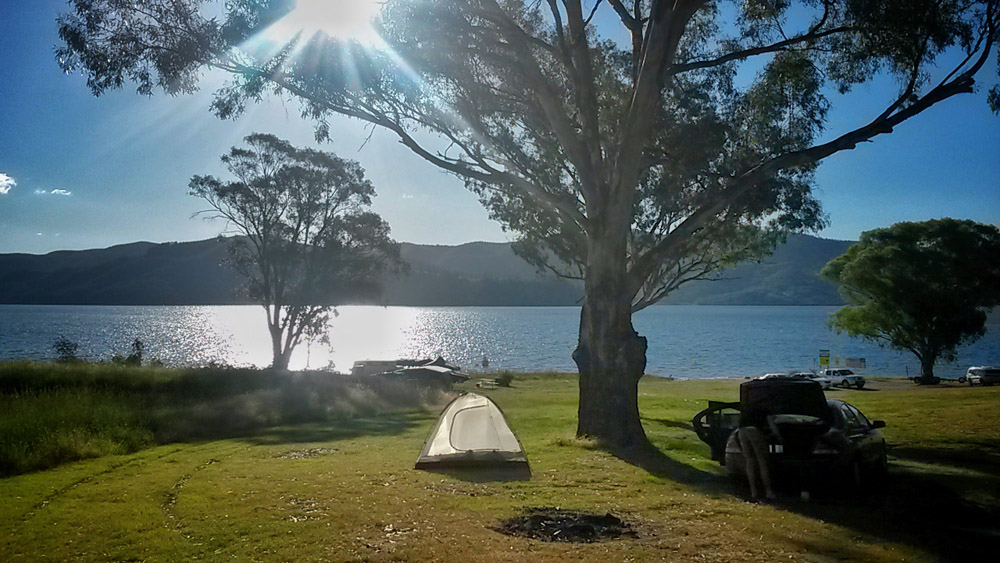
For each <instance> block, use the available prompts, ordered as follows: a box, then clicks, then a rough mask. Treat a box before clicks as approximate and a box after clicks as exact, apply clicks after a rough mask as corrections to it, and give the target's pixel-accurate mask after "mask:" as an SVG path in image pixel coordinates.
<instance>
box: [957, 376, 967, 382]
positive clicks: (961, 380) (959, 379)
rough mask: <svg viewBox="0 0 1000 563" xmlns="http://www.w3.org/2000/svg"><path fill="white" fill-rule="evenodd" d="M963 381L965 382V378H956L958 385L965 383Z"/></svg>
mask: <svg viewBox="0 0 1000 563" xmlns="http://www.w3.org/2000/svg"><path fill="white" fill-rule="evenodd" d="M965 381H966V378H965V377H959V378H958V382H959V383H965Z"/></svg>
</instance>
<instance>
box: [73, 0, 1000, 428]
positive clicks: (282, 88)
mask: <svg viewBox="0 0 1000 563" xmlns="http://www.w3.org/2000/svg"><path fill="white" fill-rule="evenodd" d="M306 1H307V0H300V2H303V3H304V2H306ZM314 3H315V2H314ZM292 4H294V2H290V1H266V0H228V1H226V2H221V1H216V2H210V1H208V0H129V1H126V0H74V1H73V2H72V5H73V6H72V9H71V11H70V12H69V13H67V14H66V15H64V16H63V17H62V18H61V19H60V22H59V23H60V36H61V38H62V40H63V43H64V44H63V45H62V47H61V48H60V49H59V52H58V57H59V59H60V61H61V63H62V65H63V66H64V68H65V69H67V70H80V71H82V72H84V73H85V74H86V75H87V77H88V79H89V85H90V87H91V88H92V89H93V91H94V92H95V93H96V94H100V93H102V92H104V91H106V90H108V89H113V88H118V87H121V86H122V85H124V84H125V83H126V82H128V81H131V82H134V83H136V84H137V85H138V90H139V92H142V93H146V94H149V93H152V92H153V91H154V90H156V89H158V88H160V89H163V90H165V91H166V92H169V93H172V94H176V93H181V92H189V91H192V90H195V89H196V88H197V87H198V83H199V79H200V77H201V76H202V73H203V72H204V71H205V69H207V68H212V69H219V70H222V71H225V72H228V73H230V74H231V77H232V80H231V82H230V83H229V84H228V85H227V86H226V87H224V88H222V89H221V90H219V91H218V93H217V98H216V101H215V103H214V110H215V111H216V113H217V114H218V115H220V116H222V117H231V116H234V115H236V114H238V113H239V112H240V111H242V110H243V108H244V107H245V106H246V105H247V104H248V103H253V102H254V101H256V100H258V99H260V98H261V97H262V96H264V95H267V94H268V93H272V92H273V93H277V94H281V95H290V96H293V97H296V98H298V99H299V100H301V102H302V104H303V106H302V107H303V115H304V116H305V117H308V118H311V119H313V120H315V122H316V123H317V135H318V136H319V137H320V138H322V137H325V136H327V135H329V132H330V128H329V125H328V121H327V120H328V118H329V117H330V116H332V115H341V116H348V117H352V118H356V119H359V120H362V121H365V122H367V123H370V124H374V125H376V126H379V127H383V128H385V129H387V130H389V131H391V132H393V133H394V134H396V135H397V136H398V137H399V140H400V142H402V143H403V144H404V145H405V146H407V147H408V148H409V149H411V150H412V151H413V152H414V153H416V154H417V155H419V156H420V157H422V158H423V159H425V160H427V161H428V162H430V163H431V164H433V165H435V166H438V167H440V168H442V169H444V170H447V171H450V172H452V173H454V174H456V175H458V176H460V177H461V178H463V179H464V180H465V181H466V183H467V185H468V186H469V187H470V188H471V189H472V190H474V191H475V192H476V193H478V194H479V195H480V197H481V199H482V201H483V203H484V205H485V206H486V207H487V208H488V209H489V210H490V212H491V214H492V216H493V217H494V218H495V219H497V220H499V221H500V222H501V223H502V224H503V225H505V226H506V227H507V228H509V229H510V230H512V231H514V232H516V233H518V234H519V236H520V238H519V241H518V248H519V251H520V252H521V253H522V254H523V255H524V256H526V257H529V258H530V259H532V260H533V261H534V262H535V263H537V264H539V265H541V266H546V267H550V268H552V269H553V270H554V271H556V272H557V273H559V274H561V275H567V276H574V277H578V278H580V279H582V280H583V284H584V287H585V294H586V296H585V300H584V303H583V307H582V313H581V317H580V335H579V343H578V346H577V348H576V350H575V352H574V353H573V358H574V359H575V361H576V363H577V366H578V367H579V371H580V405H579V423H578V430H577V432H578V434H579V435H586V436H591V437H594V438H597V439H598V440H601V441H603V442H604V443H606V444H608V445H611V446H616V447H628V446H632V445H641V444H645V443H646V442H645V434H644V432H643V429H642V425H641V422H640V419H639V410H638V403H637V384H638V381H639V379H640V377H641V376H642V374H643V371H644V368H645V352H646V340H645V338H643V337H641V336H639V335H638V334H637V333H636V331H635V330H634V329H633V327H632V314H633V313H634V312H636V311H638V310H640V309H642V308H643V307H646V306H649V305H651V304H653V303H655V302H656V301H658V300H659V299H661V298H662V297H664V296H665V295H666V294H667V293H669V292H670V291H671V290H673V289H675V288H676V287H677V286H679V285H680V284H682V283H684V282H685V281H688V280H691V279H695V278H698V277H703V276H706V275H710V274H712V273H713V272H716V271H717V270H718V268H719V267H720V266H722V265H724V264H726V263H729V262H733V261H738V260H741V259H746V258H751V257H754V256H759V255H761V254H762V253H765V252H766V251H767V250H768V249H769V248H770V247H771V246H772V245H773V243H774V242H775V241H776V240H780V238H781V236H783V235H784V234H786V233H788V232H791V231H797V230H803V229H809V228H815V227H817V226H819V225H821V224H822V221H823V216H822V214H821V212H820V208H819V205H818V203H817V202H816V200H815V198H814V197H813V195H812V193H811V187H812V181H813V172H814V170H815V167H816V165H817V163H818V162H819V161H820V160H822V159H823V158H825V157H828V156H830V155H832V154H835V153H838V152H841V151H846V150H850V149H853V148H855V147H856V146H857V145H858V144H859V143H863V142H866V141H870V140H872V139H874V138H875V137H877V136H880V135H883V134H887V133H890V132H891V131H892V130H893V128H895V127H897V126H899V125H900V124H902V123H903V122H904V121H906V120H908V119H910V118H912V117H914V116H916V115H918V114H920V113H922V112H924V111H925V110H927V109H928V108H930V107H931V106H933V105H935V104H937V103H939V102H941V101H943V100H946V99H948V98H951V97H953V96H956V95H958V94H964V93H970V92H973V91H974V84H975V77H976V75H977V73H979V71H980V70H981V69H982V67H983V66H984V65H985V64H986V63H987V61H988V60H989V58H990V57H991V56H992V53H993V52H994V51H995V44H996V40H997V23H998V0H981V1H972V0H909V1H906V2H884V1H876V0H806V1H803V2H797V3H793V2H790V1H787V0H739V1H735V0H734V1H728V2H727V1H722V0H716V1H713V0H586V1H585V0H387V2H385V6H384V8H383V10H382V14H381V16H380V18H379V20H378V24H377V25H378V30H379V33H380V35H381V37H382V44H381V45H380V46H378V47H370V46H364V45H362V44H359V43H357V42H350V41H345V40H338V39H337V38H335V37H329V36H325V35H323V34H318V35H311V36H308V37H307V36H305V35H300V36H298V37H297V38H295V39H294V40H292V41H291V42H289V43H286V44H281V45H273V44H272V43H268V42H267V41H261V40H260V38H261V37H262V32H263V31H264V30H266V29H267V28H268V27H269V26H270V25H271V24H272V23H273V22H275V21H277V20H279V19H280V18H281V17H282V16H283V15H285V14H286V13H287V12H288V10H289V9H291V7H292ZM942 65H943V66H942ZM879 76H891V77H893V78H895V79H896V81H897V83H898V84H899V88H898V91H897V92H896V94H895V95H893V96H892V98H891V99H887V100H885V103H884V106H883V107H882V108H881V109H879V110H878V111H877V112H875V113H874V114H873V115H871V116H868V117H867V118H866V120H865V121H864V122H863V123H861V124H859V125H858V126H857V127H855V128H851V129H847V130H843V131H824V127H825V126H826V124H827V115H828V112H829V110H830V108H831V104H832V103H833V101H837V100H840V99H842V98H841V96H840V94H842V93H845V92H847V91H849V90H851V89H852V88H853V87H854V86H855V85H857V84H861V83H864V82H867V81H870V80H873V79H874V78H876V77H879ZM998 98H1000V96H998V94H997V91H996V89H994V90H993V91H992V92H991V102H996V101H997V100H998ZM438 139H441V140H444V141H445V142H444V143H441V142H440V141H439V140H438ZM445 146H446V147H447V148H441V147H445ZM439 148H440V150H439Z"/></svg>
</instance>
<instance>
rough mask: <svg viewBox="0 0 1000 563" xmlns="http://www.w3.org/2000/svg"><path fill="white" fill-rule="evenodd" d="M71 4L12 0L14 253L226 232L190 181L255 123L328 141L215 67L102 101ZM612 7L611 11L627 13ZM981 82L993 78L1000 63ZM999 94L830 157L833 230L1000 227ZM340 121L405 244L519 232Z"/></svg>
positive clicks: (380, 139) (0, 97) (827, 195)
mask: <svg viewBox="0 0 1000 563" xmlns="http://www.w3.org/2000/svg"><path fill="white" fill-rule="evenodd" d="M352 1H354V0H352ZM65 5H66V4H65V1H64V0H0V252H2V253H7V252H27V253H45V252H50V251H53V250H61V249H83V248H100V247H106V246H110V245H114V244H122V243H128V242H133V241H139V240H145V241H153V242H166V241H186V240H200V239H205V238H209V237H213V236H215V235H217V234H219V233H220V232H221V231H222V229H223V225H222V224H221V223H218V222H210V221H206V220H204V219H200V218H195V217H193V215H194V214H195V213H196V212H197V211H199V210H201V209H202V208H203V207H204V205H203V204H201V202H200V200H198V199H197V198H195V197H192V196H190V195H188V188H187V184H188V181H189V180H190V178H191V176H193V175H195V174H215V175H221V174H223V169H222V167H221V164H220V163H219V156H220V155H221V154H223V153H224V152H226V151H227V150H228V149H229V147H231V146H233V145H236V144H239V143H240V141H241V139H242V138H243V137H244V136H246V135H247V134H249V133H251V132H255V131H260V132H270V133H274V134H275V135H278V136H279V137H282V138H285V139H288V140H290V141H291V142H293V143H294V144H297V145H300V146H305V145H311V146H315V144H316V143H315V140H314V139H313V125H312V123H310V122H308V121H305V120H303V119H302V118H301V117H300V116H299V112H298V107H297V105H296V104H295V103H294V102H291V101H287V100H281V99H270V100H266V101H265V102H264V103H261V104H259V105H257V106H253V107H251V108H250V111H248V113H247V114H246V115H244V116H243V117H241V118H240V119H237V120H235V121H223V120H219V119H217V118H216V117H214V116H213V115H211V113H210V111H209V104H210V102H211V97H212V91H213V88H212V85H213V84H216V85H218V84H221V77H219V76H215V75H208V76H207V77H206V78H205V80H204V82H203V85H204V88H203V89H202V91H201V92H200V93H198V94H195V95H189V96H178V97H170V96H167V95H165V94H162V93H160V94H156V95H154V96H152V97H144V96H140V95H138V94H136V93H135V89H134V87H133V86H130V85H127V86H126V87H125V88H124V89H123V90H121V91H117V92H112V93H109V94H106V95H104V96H102V97H100V98H95V97H94V96H93V95H92V94H91V93H90V91H89V90H88V89H87V87H86V84H85V80H84V78H83V77H82V76H79V75H66V74H64V73H63V72H62V71H61V70H60V69H59V67H58V65H57V64H56V61H55V57H54V55H53V52H54V49H55V46H56V44H57V43H58V37H57V33H56V23H55V19H56V17H57V15H58V14H59V13H60V12H61V11H63V10H64V9H65ZM602 9H603V10H604V11H605V13H602V14H601V16H600V17H613V14H611V13H610V10H608V9H607V7H604V8H602ZM982 76H983V79H985V81H986V82H985V83H986V84H990V83H992V82H991V81H992V80H995V77H996V70H995V67H993V68H987V69H984V72H983V73H982ZM894 88H895V87H894V85H893V84H892V83H891V82H889V81H886V80H883V81H879V82H876V83H874V84H872V85H870V86H864V87H862V88H860V89H858V90H857V91H855V92H854V93H852V94H850V95H848V96H847V97H846V98H845V99H843V100H834V104H835V106H834V107H835V109H834V111H832V112H831V120H830V126H829V128H828V133H827V135H833V134H836V133H838V132H842V131H844V130H846V129H848V128H850V127H855V126H858V125H861V124H863V123H865V122H867V121H868V120H870V118H871V117H872V116H874V115H876V114H877V113H878V112H879V111H880V109H879V108H880V106H882V105H884V104H885V102H886V100H888V99H889V98H890V96H891V95H892V94H893V93H894V91H895V90H894ZM986 89H987V88H981V90H982V91H981V92H978V93H977V94H975V95H966V96H959V97H957V98H953V99H951V100H947V101H945V102H943V103H942V104H939V105H938V106H936V107H934V108H931V109H930V110H929V111H928V112H927V113H926V114H924V115H921V116H918V117H917V118H915V119H912V120H910V121H908V122H907V123H905V124H903V125H902V126H900V127H898V128H897V130H896V131H895V132H894V133H892V134H891V135H887V136H881V137H879V138H877V139H875V141H874V142H873V143H866V144H863V145H861V146H859V147H858V148H857V149H855V150H853V151H847V152H845V153H841V154H838V155H835V156H833V157H831V158H829V159H827V160H826V161H825V162H824V163H823V165H822V166H821V167H820V170H819V172H818V175H817V194H818V197H819V199H820V201H821V202H822V203H823V206H824V210H825V211H826V213H827V214H828V216H829V218H830V226H829V227H828V228H826V229H825V230H823V231H821V232H820V233H818V234H819V236H823V237H827V238H836V239H856V238H857V237H858V236H859V235H860V233H861V232H862V231H865V230H868V229H872V228H876V227H882V226H887V225H890V224H892V223H895V222H898V221H904V220H926V219H931V218H938V217H945V216H950V217H957V218H967V219H973V220H977V221H982V222H987V223H993V224H1000V116H996V115H994V114H992V113H991V112H990V111H989V109H988V107H987V105H986V101H985V98H986V96H985V90H986ZM332 125H333V134H332V137H333V141H332V142H331V143H326V144H324V145H322V146H320V147H319V148H322V149H323V150H328V151H334V152H336V153H337V154H338V155H339V156H341V157H344V158H351V159H354V160H357V161H359V162H360V163H361V165H362V166H363V167H364V168H365V169H366V170H367V173H368V176H369V178H370V179H371V180H372V182H373V183H374V185H375V187H376V190H377V192H378V196H377V197H376V198H375V203H374V209H375V210H376V211H377V212H379V213H380V214H382V216H383V217H384V218H385V219H386V220H387V221H388V222H389V224H390V225H391V227H392V231H393V236H394V238H396V239H397V240H400V241H407V242H414V243H421V244H460V243H464V242H470V241H504V240H509V239H510V238H512V237H511V235H510V234H509V233H505V232H503V230H502V229H501V228H500V226H499V224H497V223H495V222H493V221H491V220H490V219H489V218H488V216H487V213H486V212H485V210H484V209H483V208H482V207H481V205H480V204H479V202H478V200H477V199H476V197H475V196H474V195H473V194H471V193H470V192H468V191H467V190H466V189H465V188H464V186H463V184H462V182H461V181H460V180H458V179H457V178H455V177H453V176H450V175H447V174H445V173H443V172H440V171H438V170H437V169H436V168H434V167H433V166H432V165H430V164H428V163H426V162H425V161H423V160H422V159H420V158H419V157H417V156H415V155H413V154H412V153H410V152H409V150H408V149H406V148H405V147H403V146H401V145H400V144H399V143H398V142H397V141H396V139H395V138H394V137H393V136H392V135H391V134H389V133H387V132H384V131H381V130H375V131H371V130H369V129H368V128H366V127H365V126H364V125H363V124H362V123H360V122H357V121H351V120H347V119H340V120H335V121H334V122H333V123H332ZM369 135H371V138H370V139H369V140H368V141H367V142H366V139H368V138H369Z"/></svg>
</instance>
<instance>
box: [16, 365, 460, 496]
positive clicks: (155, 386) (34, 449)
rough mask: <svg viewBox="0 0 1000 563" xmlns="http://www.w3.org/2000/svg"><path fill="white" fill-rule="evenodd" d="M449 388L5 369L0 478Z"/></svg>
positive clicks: (109, 369)
mask: <svg viewBox="0 0 1000 563" xmlns="http://www.w3.org/2000/svg"><path fill="white" fill-rule="evenodd" d="M440 396H441V392H440V391H438V390H435V389H431V388H420V389H414V388H413V387H412V386H409V385H405V384H402V383H398V382H393V381H386V380H384V379H381V378H369V379H367V380H364V381H362V380H359V379H357V378H351V377H338V376H331V375H329V374H325V373H298V374H286V375H277V374H273V373H269V372H266V371H260V370H235V369H167V368H135V367H132V368H129V367H122V366H116V365H109V364H39V363H4V364H0V476H3V475H12V474H18V473H24V472H28V471H36V470H39V469H46V468H49V467H54V466H56V465H59V464H61V463H65V462H68V461H75V460H80V459H87V458H92V457H99V456H103V455H109V454H123V453H131V452H135V451H137V450H139V449H141V448H145V447H150V446H153V445H156V444H166V443H171V442H177V441H191V440H205V439H213V438H219V437H229V436H239V435H245V434H247V433H251V432H255V431H257V430H259V429H261V428H266V427H272V426H275V425H279V424H294V423H304V422H318V421H331V420H341V419H351V418H357V417H362V416H372V415H376V414H379V413H383V412H389V411H393V410H396V409H401V408H403V409H406V408H409V409H413V408H419V407H422V406H424V405H425V404H427V403H428V402H429V401H435V400H438V399H439V398H440Z"/></svg>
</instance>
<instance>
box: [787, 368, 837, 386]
mask: <svg viewBox="0 0 1000 563" xmlns="http://www.w3.org/2000/svg"><path fill="white" fill-rule="evenodd" d="M792 377H794V378H796V379H811V380H813V381H815V382H816V383H819V384H820V387H822V388H823V389H830V388H832V387H833V380H832V379H830V378H829V377H827V376H825V375H820V374H818V373H813V372H811V371H800V372H798V373H794V374H792Z"/></svg>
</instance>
